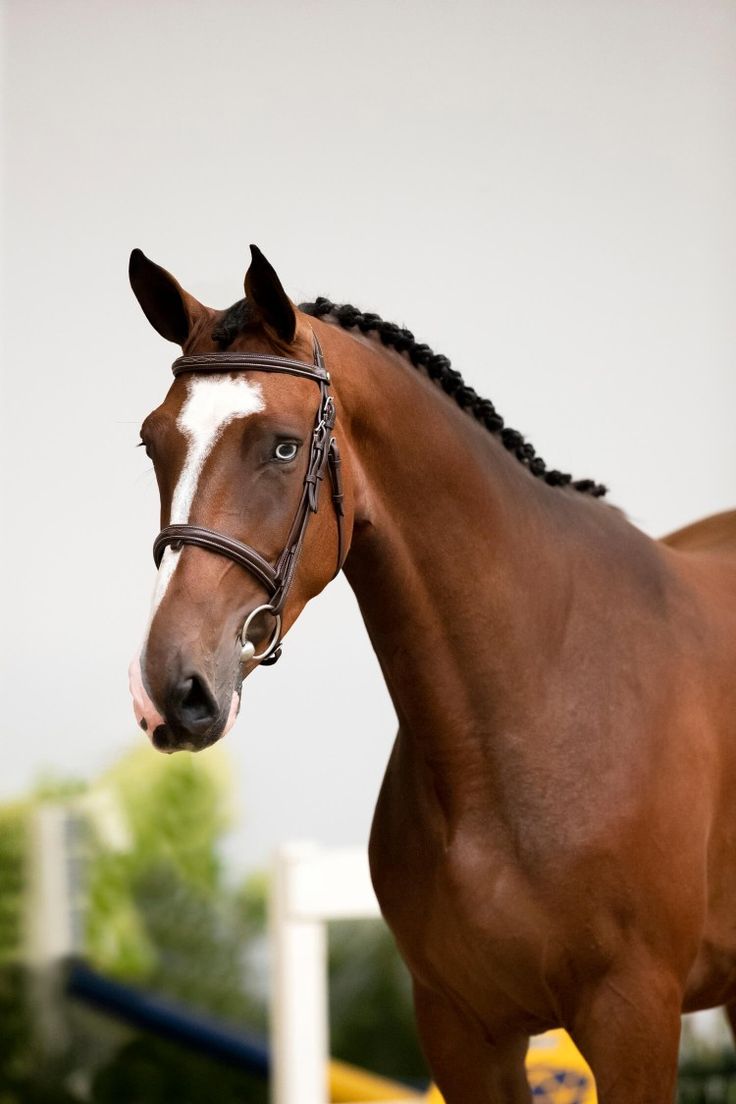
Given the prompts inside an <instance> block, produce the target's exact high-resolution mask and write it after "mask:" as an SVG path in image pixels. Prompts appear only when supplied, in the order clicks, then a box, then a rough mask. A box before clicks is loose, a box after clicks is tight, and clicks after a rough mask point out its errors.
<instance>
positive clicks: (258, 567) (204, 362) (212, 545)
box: [153, 334, 345, 665]
mask: <svg viewBox="0 0 736 1104" xmlns="http://www.w3.org/2000/svg"><path fill="white" fill-rule="evenodd" d="M313 336H314V362H313V363H312V364H307V363H305V362H304V361H301V360H291V359H289V358H288V357H280V356H271V355H269V354H267V353H230V352H227V353H203V354H199V355H194V356H180V357H178V358H177V359H176V360H175V361H174V363H173V364H172V366H171V369H172V371H173V373H174V375H175V376H180V375H183V374H184V373H185V372H192V373H200V374H206V373H213V374H214V373H217V372H245V371H249V372H280V373H282V374H284V375H291V376H300V377H301V378H303V379H309V380H313V381H314V383H316V384H317V385H318V386H319V393H320V401H319V408H318V410H317V416H316V419H315V424H314V430H313V431H312V445H311V450H310V454H309V462H308V464H307V471H306V475H305V476H304V484H303V486H302V494H301V498H300V500H299V505H298V507H297V511H296V515H295V517H294V521H293V522H292V525H291V528H290V529H289V535H288V537H287V538H286V544H285V545H284V549H283V551H282V552H281V555H280V556H279V557H278V558H277V560H276V563H275V564H271V563H269V561H268V560H266V559H265V558H264V557H263V556H261V554H260V553H259V552H257V551H256V549H255V548H251V546H250V545H248V544H243V543H242V542H241V541H239V540H236V539H235V538H234V537H228V536H226V535H225V534H224V533H218V532H217V531H216V530H214V529H207V528H205V527H204V526H201V525H167V526H166V527H165V528H164V529H162V530H161V532H160V533H159V535H158V536H157V537H156V540H155V541H154V543H153V558H154V561H155V563H156V567H158V566H159V565H160V563H161V559H162V557H163V554H164V551H165V549H166V548H167V547H170V548H172V549H174V550H177V549H179V548H181V547H182V545H185V544H193V545H196V546H197V547H198V548H204V549H206V550H207V551H208V552H215V553H216V554H217V555H218V556H226V557H227V558H228V559H230V560H233V561H234V563H236V564H239V565H240V567H243V568H245V570H246V571H249V572H250V573H251V575H253V576H254V578H256V579H257V580H258V582H259V583H260V584H261V586H262V587H263V588H264V589H265V590H266V591H268V593H269V601H268V602H266V603H265V604H264V605H261V606H258V607H257V608H256V609H254V610H251V612H250V613H249V614H248V616H247V617H246V619H245V622H244V624H243V628H242V629H241V632H240V642H241V645H242V660H243V662H244V663H248V662H250V661H251V660H257V661H258V662H260V663H262V664H265V665H268V664H272V663H275V662H276V660H277V659H278V658H279V656H280V655H281V627H282V616H281V615H282V611H283V609H284V605H285V603H286V596H287V594H288V592H289V588H290V586H291V584H292V581H293V579H294V575H295V573H296V569H297V564H298V562H299V556H300V554H301V550H302V546H303V544H304V537H305V535H306V532H307V525H308V523H309V518H310V515H311V514H316V512H317V509H318V506H319V492H320V485H321V483H322V480H323V479H324V475H325V469H329V473H330V479H331V482H332V502H333V505H334V508H335V516H336V518H337V569H336V571H335V575H337V574H338V572H339V571H340V568H341V567H342V563H343V558H344V555H345V552H344V533H343V517H344V507H343V489H342V477H341V474H340V451H339V449H338V447H337V442H336V440H335V438H334V436H333V435H332V430H333V429H334V428H335V417H336V415H335V401H334V399H333V397H332V395H331V394H330V392H329V385H330V374H329V372H328V371H327V370H326V368H325V362H324V357H323V355H322V349H321V347H320V344H319V341H318V340H317V335H316V334H314V335H313ZM262 613H269V614H271V615H272V617H273V619H274V627H273V631H272V633H271V636H270V638H269V642H268V644H267V645H266V647H265V648H264V650H263V651H262V652H260V653H258V654H256V649H255V645H254V644H253V642H252V641H251V640H250V639H249V638H248V630H249V629H250V626H251V624H252V623H253V621H254V620H255V619H256V617H257V616H258V615H260V614H262Z"/></svg>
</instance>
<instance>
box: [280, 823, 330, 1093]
mask: <svg viewBox="0 0 736 1104" xmlns="http://www.w3.org/2000/svg"><path fill="white" fill-rule="evenodd" d="M315 853H316V848H315V847H314V846H312V845H310V844H292V845H291V846H287V847H283V848H282V849H281V850H280V851H279V853H278V855H277V856H276V863H275V870H274V884H273V888H272V891H271V892H272V896H271V918H270V919H271V949H272V955H271V962H272V967H271V968H272V971H273V976H272V982H271V1062H272V1066H271V1093H272V1100H273V1104H325V1101H326V1100H327V1099H328V1087H327V1054H328V1024H327V933H326V931H325V926H324V923H322V921H321V920H320V919H318V918H309V917H307V918H299V916H298V914H296V913H295V910H294V908H293V877H294V873H295V868H296V867H298V865H299V864H300V863H301V862H303V861H304V860H305V859H309V858H311V856H312V855H314V854H315Z"/></svg>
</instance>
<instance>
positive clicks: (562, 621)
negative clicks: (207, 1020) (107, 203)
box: [130, 249, 736, 1104]
mask: <svg viewBox="0 0 736 1104" xmlns="http://www.w3.org/2000/svg"><path fill="white" fill-rule="evenodd" d="M130 271H131V282H132V286H133V289H134V291H135V294H136V296H137V298H138V300H139V302H140V304H141V306H142V307H143V310H144V312H145V314H146V315H147V317H148V319H149V320H150V321H151V323H152V324H153V325H154V326H155V328H156V329H157V330H158V332H159V333H161V334H162V335H163V336H164V337H166V338H169V339H170V340H172V341H174V342H177V343H178V344H180V345H181V346H182V347H183V350H184V353H185V354H186V356H185V357H184V358H183V359H180V360H179V361H177V362H176V371H177V375H176V377H175V379H174V382H173V384H172V386H171V388H170V390H169V392H168V394H167V395H166V397H165V399H164V401H163V403H162V404H161V406H159V407H158V408H157V409H156V410H155V411H154V412H153V413H152V414H150V415H149V416H148V417H147V418H146V420H145V422H144V424H143V428H142V432H141V436H142V439H143V442H144V444H145V445H146V448H147V450H148V452H149V453H150V455H151V456H152V458H153V462H154V465H155V469H156V476H157V479H158V483H159V487H160V491H161V513H162V522H163V524H164V526H166V527H167V528H166V529H165V530H164V533H163V534H162V537H161V538H160V541H159V543H158V545H157V557H158V558H159V560H160V564H161V566H160V570H159V577H158V587H157V593H156V597H155V603H154V612H153V614H152V618H151V622H150V625H149V629H148V634H147V639H146V642H145V645H144V649H143V652H142V672H141V671H140V669H139V668H138V667H134V671H133V689H134V696H135V698H136V714H137V716H138V719H139V721H140V722H141V723H142V725H143V726H144V727H146V728H147V729H148V731H149V733H150V735H151V737H152V739H153V741H154V743H156V745H157V746H159V747H163V748H166V749H167V750H173V749H176V748H178V747H195V748H196V747H203V746H206V745H207V744H210V743H212V742H213V741H214V740H216V739H218V738H219V737H220V736H221V735H222V734H223V732H224V731H225V730H226V729H227V727H228V726H229V725H230V724H231V723H232V721H233V719H234V716H235V712H236V710H237V706H238V701H239V696H240V687H241V683H242V678H243V675H244V673H245V674H249V673H250V672H251V671H252V670H253V669H254V668H255V667H256V666H258V663H259V660H258V658H257V657H258V656H259V655H260V656H263V657H264V658H265V659H269V660H273V659H274V658H275V656H276V655H277V652H278V646H279V645H280V642H281V637H282V635H283V631H285V630H286V629H288V627H289V625H290V624H292V623H293V621H294V620H295V618H296V617H297V616H298V615H299V613H300V611H301V609H302V608H303V606H304V605H305V603H306V602H308V601H309V599H310V598H313V597H314V596H315V595H316V594H318V593H319V592H320V591H321V590H322V588H323V587H324V586H325V585H326V584H327V582H328V581H329V580H330V578H331V577H332V576H333V575H334V573H335V570H336V567H339V566H340V565H341V564H342V562H343V560H344V570H345V573H346V575H347V578H348V580H349V582H350V585H351V586H352V587H353V590H354V591H355V594H356V596H357V598H358V602H359V604H360V608H361V611H362V614H363V618H364V620H365V623H366V626H367V629H368V632H369V634H370V637H371V640H372V642H373V646H374V648H375V650H376V652H377V654H378V657H379V660H380V663H381V667H382V670H383V673H384V676H385V679H386V683H387V685H388V689H389V691H390V693H391V697H392V699H393V702H394V705H395V708H396V712H397V714H398V718H399V724H400V729H399V734H398V736H397V739H396V743H395V746H394V749H393V752H392V754H391V758H390V761H389V764H388V768H387V771H386V776H385V780H384V783H383V787H382V790H381V794H380V797H379V800H378V806H377V809H376V814H375V819H374V824H373V831H372V837H371V843H370V858H371V868H372V873H373V879H374V883H375V887H376V891H377V894H378V898H379V900H380V902H381V907H382V909H383V911H384V913H385V916H386V919H387V921H388V923H389V924H390V926H391V928H392V929H393V932H394V934H395V936H396V939H397V941H398V945H399V948H400V950H401V952H402V954H403V956H404V958H405V959H406V962H407V963H408V966H409V969H410V971H411V975H412V978H413V982H414V994H415V1002H416V1014H417V1020H418V1024H419V1030H420V1033H421V1038H422V1041H423V1045H424V1048H425V1051H426V1055H427V1058H428V1061H429V1064H430V1067H431V1069H432V1073H433V1075H434V1077H435V1079H436V1081H437V1082H438V1084H439V1086H440V1088H441V1090H442V1092H443V1094H444V1096H445V1097H446V1099H447V1101H448V1104H491V1102H494V1104H495V1102H498V1104H509V1102H514V1104H515V1102H521V1101H527V1102H528V1101H529V1099H530V1095H529V1089H528V1087H527V1082H526V1077H525V1073H524V1055H525V1051H526V1048H527V1042H528V1038H529V1035H530V1034H535V1033H538V1032H542V1031H544V1030H546V1029H548V1028H551V1027H553V1026H556V1025H562V1026H564V1027H566V1028H567V1029H568V1030H569V1032H570V1033H571V1035H572V1037H573V1038H574V1040H575V1041H576V1042H577V1044H578V1046H579V1047H580V1049H581V1051H582V1052H583V1054H584V1055H585V1057H586V1058H587V1060H588V1062H589V1063H590V1066H591V1067H592V1069H593V1072H594V1074H595V1078H596V1082H597V1087H598V1093H599V1099H600V1101H601V1104H644V1102H646V1104H659V1102H661V1104H665V1102H668V1101H671V1100H672V1098H673V1093H674V1088H675V1083H676V1076H677V1055H678V1040H679V1034H680V1014H681V1012H682V1011H683V1010H693V1009H697V1008H704V1007H708V1006H714V1005H720V1004H725V1005H726V1006H728V1007H730V1008H731V1009H733V1008H734V1005H730V1004H729V1002H736V877H735V876H734V875H735V873H736V871H735V867H736V803H734V793H736V513H729V514H723V515H720V516H719V517H714V518H709V519H707V520H705V521H702V522H699V523H697V524H695V525H693V526H690V527H689V528H687V529H683V530H681V531H680V532H679V533H676V534H674V535H673V536H671V537H669V538H667V539H665V540H664V541H661V542H657V541H654V540H651V539H650V538H649V537H647V536H645V535H644V534H643V533H641V532H640V531H639V530H638V529H636V528H635V527H634V526H633V525H632V524H630V522H629V521H627V519H626V518H625V517H624V515H623V514H622V513H621V512H619V511H618V510H617V509H614V508H612V507H611V506H608V505H606V504H605V503H604V502H602V501H601V500H600V494H601V492H602V490H603V488H601V487H599V486H598V485H596V484H594V483H591V482H590V481H582V482H579V483H573V482H571V480H570V478H569V477H568V476H566V475H564V474H563V473H561V472H557V471H549V470H548V469H547V468H546V466H545V465H544V463H543V461H542V460H541V459H540V458H538V457H536V455H535V453H534V450H533V449H532V448H531V446H529V445H528V444H527V443H526V442H525V441H524V439H523V438H522V437H521V435H520V434H518V433H516V432H515V431H513V430H509V429H508V428H507V427H504V425H503V421H502V419H501V418H500V416H499V415H498V414H497V412H496V411H495V409H494V408H493V405H492V404H491V403H489V402H487V401H483V400H481V399H479V398H478V396H477V395H476V394H475V392H474V391H473V390H472V389H471V388H469V387H466V386H465V385H464V384H463V382H462V380H461V379H460V378H459V376H458V374H457V373H454V372H453V371H452V370H451V369H450V367H449V363H448V362H447V361H446V360H445V359H444V358H442V357H438V356H434V355H433V354H432V352H431V350H429V349H428V348H427V346H422V345H419V344H417V343H416V342H415V341H414V339H413V338H412V336H411V334H409V333H408V331H404V330H399V329H398V328H397V327H395V326H391V325H388V324H386V323H383V322H382V321H381V320H380V319H378V317H377V316H376V315H364V314H361V313H360V312H358V311H357V310H355V308H352V307H335V306H334V305H333V304H331V303H329V302H327V301H325V300H317V302H316V303H315V304H309V305H306V304H305V305H304V306H303V307H302V308H301V309H297V308H296V307H295V306H294V305H293V304H292V303H291V302H290V300H289V299H288V298H287V296H286V294H285V293H284V291H283V289H282V287H281V284H280V282H279V280H278V277H277V276H276V274H275V272H274V271H273V269H272V268H271V266H270V265H269V264H268V262H267V261H266V260H265V258H263V257H262V255H261V254H260V253H259V252H258V251H257V250H255V249H254V250H253V259H252V262H251V265H250V268H249V270H248V275H247V276H246V284H245V287H246V298H245V299H244V300H242V301H241V302H240V303H238V304H236V305H235V306H234V307H231V308H230V309H229V310H227V311H224V312H223V311H215V310H212V309H210V308H208V307H205V306H203V305H201V304H200V303H199V302H197V300H196V299H194V298H193V297H192V296H191V295H189V294H187V293H186V292H185V291H183V290H182V288H181V287H180V286H179V284H178V283H177V282H176V281H175V280H174V279H173V277H171V276H170V275H169V274H168V273H166V272H165V271H164V270H163V269H160V268H159V267H158V266H156V265H154V264H153V263H152V262H151V261H149V260H147V258H145V257H144V255H143V254H142V253H140V252H138V251H136V252H134V254H133V255H132V257H131V270H130ZM346 330H354V331H355V332H354V333H348V332H345V331H346ZM315 336H316V338H317V339H318V342H317V343H315V341H314V337H315ZM254 354H255V355H254ZM322 356H323V357H324V360H322ZM278 358H283V359H281V360H279V359H278ZM269 362H273V363H272V364H271V367H270V368H269V367H267V364H268V363H269ZM279 365H281V367H279ZM288 365H291V366H292V369H291V370H289V368H288ZM325 368H326V371H325ZM310 371H312V372H314V379H310V375H309V374H310ZM327 373H329V378H328V376H327ZM315 384H317V385H318V386H315ZM438 384H440V385H441V386H438ZM328 400H330V401H328ZM330 402H332V404H333V406H330ZM335 410H336V419H335V416H334V412H335ZM333 422H334V429H333V425H332V423H333ZM318 438H319V442H321V443H317V444H315V442H318ZM333 442H334V443H335V444H336V445H337V446H339V449H340V450H341V452H342V459H343V477H342V480H341V479H340V476H339V463H338V459H339V458H338V456H337V450H336V448H335V447H334V445H333ZM328 450H329V460H330V462H329V463H328V461H327V459H326V457H327V455H328ZM323 477H324V479H323ZM320 482H323V491H322V498H321V501H319V503H318V502H317V500H316V492H317V491H318V489H319V485H320ZM330 491H332V495H333V501H332V502H331V501H330ZM305 503H306V505H305ZM172 525H173V526H174V529H171V530H170V529H169V528H168V527H169V526H172ZM203 534H204V536H203ZM207 534H210V536H209V537H208V536H207ZM340 536H342V538H343V548H342V549H341V548H340V545H339V537H340ZM228 540H229V542H228ZM208 541H209V543H208ZM246 542H251V543H249V544H248V543H246ZM297 545H298V547H297ZM243 550H244V551H243ZM238 557H239V558H238ZM258 561H260V563H261V566H260V569H259V570H260V571H261V575H260V576H259V575H258V574H257V573H256V568H257V567H258ZM263 562H265V563H266V567H265V568H264V567H263ZM267 569H268V570H267ZM269 572H270V574H269ZM289 573H290V574H289ZM287 575H288V579H287ZM279 588H280V589H279ZM259 607H260V612H259V613H258V614H256V615H255V616H254V617H250V616H249V615H250V614H251V613H253V612H254V611H255V610H256V609H258V608H259ZM280 619H283V631H282V623H281V620H280ZM244 622H248V627H247V631H246V632H243V625H244ZM257 649H260V651H258V650H257ZM254 653H255V656H256V658H254ZM141 675H142V677H141ZM323 700H324V695H323V693H322V688H321V689H320V701H323Z"/></svg>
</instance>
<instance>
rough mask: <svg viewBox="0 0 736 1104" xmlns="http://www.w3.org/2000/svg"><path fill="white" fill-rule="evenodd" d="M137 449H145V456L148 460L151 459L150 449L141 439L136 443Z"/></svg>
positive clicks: (146, 442)
mask: <svg viewBox="0 0 736 1104" xmlns="http://www.w3.org/2000/svg"><path fill="white" fill-rule="evenodd" d="M138 448H142V449H145V450H146V456H147V457H148V459H149V460H150V459H151V447H150V445H149V444H148V441H144V440H143V438H141V440H140V441H139V442H138Z"/></svg>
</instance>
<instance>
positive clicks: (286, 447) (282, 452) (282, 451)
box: [273, 441, 299, 463]
mask: <svg viewBox="0 0 736 1104" xmlns="http://www.w3.org/2000/svg"><path fill="white" fill-rule="evenodd" d="M298 451H299V446H298V445H297V443H296V442H295V441H282V442H281V444H279V445H277V446H276V448H275V449H274V453H273V455H274V459H276V460H281V461H283V462H284V463H286V462H287V461H289V460H293V459H294V457H295V456H296V454H297V452H298Z"/></svg>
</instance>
